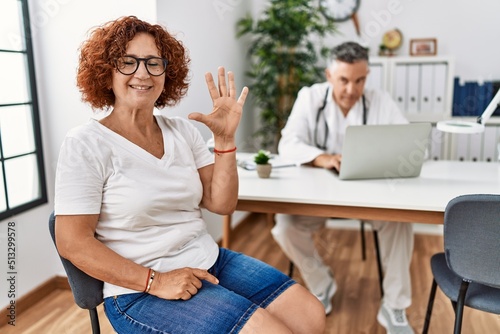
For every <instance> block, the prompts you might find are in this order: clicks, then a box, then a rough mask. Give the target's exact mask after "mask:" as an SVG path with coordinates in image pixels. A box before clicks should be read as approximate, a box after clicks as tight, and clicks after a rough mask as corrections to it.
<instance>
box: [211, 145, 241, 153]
mask: <svg viewBox="0 0 500 334" xmlns="http://www.w3.org/2000/svg"><path fill="white" fill-rule="evenodd" d="M235 151H236V146H235V147H234V148H232V149H230V150H226V151H219V150H218V149H216V148H214V153H215V154H223V153H231V152H235Z"/></svg>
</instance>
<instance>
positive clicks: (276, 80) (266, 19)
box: [237, 0, 336, 152]
mask: <svg viewBox="0 0 500 334" xmlns="http://www.w3.org/2000/svg"><path fill="white" fill-rule="evenodd" d="M322 6H323V2H322V1H319V2H318V1H317V0H270V1H269V5H268V6H267V8H266V9H265V10H264V11H263V12H262V13H261V16H260V18H258V19H255V20H254V19H253V18H252V17H251V16H250V15H249V14H247V16H246V17H244V18H242V19H240V20H239V21H238V22H237V37H242V36H249V37H250V42H249V49H248V54H249V56H250V69H249V71H247V76H248V77H249V78H250V79H251V82H250V83H249V84H248V86H249V88H250V91H251V92H252V94H251V96H252V98H253V99H254V100H253V101H254V103H255V105H256V107H257V108H259V109H260V119H261V126H260V128H259V129H258V130H257V131H256V133H255V137H256V138H258V139H260V140H261V142H260V143H259V144H258V145H260V146H261V147H264V148H267V149H270V150H272V151H274V152H276V148H277V144H278V141H279V139H280V137H281V129H282V128H283V127H284V126H285V124H286V121H287V119H288V116H289V115H290V112H291V110H292V106H293V103H294V102H295V98H296V96H297V93H298V91H299V89H300V88H302V87H303V86H309V85H311V84H313V83H315V82H318V81H322V80H324V77H323V68H324V66H318V65H319V64H318V60H319V59H320V56H321V57H325V56H326V55H327V53H328V48H326V47H324V46H323V45H322V42H321V39H322V37H324V36H325V35H327V34H328V33H333V32H336V28H335V25H334V22H333V19H332V18H330V17H329V16H328V15H325V14H323V13H324V8H323V7H322Z"/></svg>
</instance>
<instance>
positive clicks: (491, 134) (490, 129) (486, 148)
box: [482, 125, 500, 162]
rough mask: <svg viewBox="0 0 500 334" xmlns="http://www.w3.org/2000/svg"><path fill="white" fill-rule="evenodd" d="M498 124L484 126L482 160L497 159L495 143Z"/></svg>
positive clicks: (497, 139) (499, 134)
mask: <svg viewBox="0 0 500 334" xmlns="http://www.w3.org/2000/svg"><path fill="white" fill-rule="evenodd" d="M498 132H499V130H498V126H495V125H494V126H486V127H485V128H484V135H483V140H484V145H483V157H482V160H483V161H488V162H491V161H497V159H498V152H497V144H498V141H499V137H500V133H498Z"/></svg>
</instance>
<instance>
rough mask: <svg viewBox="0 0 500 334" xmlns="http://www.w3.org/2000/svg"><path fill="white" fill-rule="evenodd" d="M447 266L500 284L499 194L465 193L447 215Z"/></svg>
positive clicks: (473, 278)
mask: <svg viewBox="0 0 500 334" xmlns="http://www.w3.org/2000/svg"><path fill="white" fill-rule="evenodd" d="M444 249H445V255H446V262H447V263H448V266H449V267H450V268H451V269H452V270H453V271H454V272H456V273H457V274H458V275H460V276H461V277H463V278H465V279H468V280H471V281H473V282H477V283H482V284H486V285H489V286H493V287H497V288H500V195H486V194H484V195H483V194H477V195H463V196H458V197H456V198H454V199H452V200H451V201H450V202H449V203H448V205H447V207H446V210H445V215H444Z"/></svg>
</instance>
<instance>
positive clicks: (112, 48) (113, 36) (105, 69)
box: [76, 16, 190, 109]
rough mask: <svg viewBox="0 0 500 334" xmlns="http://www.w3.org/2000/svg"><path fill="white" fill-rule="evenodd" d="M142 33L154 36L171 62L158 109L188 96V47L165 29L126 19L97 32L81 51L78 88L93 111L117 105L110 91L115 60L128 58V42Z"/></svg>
mask: <svg viewBox="0 0 500 334" xmlns="http://www.w3.org/2000/svg"><path fill="white" fill-rule="evenodd" d="M138 33H147V34H150V35H151V36H153V38H154V39H155V43H156V47H157V48H158V50H159V51H160V56H161V57H162V58H165V59H167V60H168V65H167V70H166V71H165V85H164V87H163V91H162V93H161V95H160V97H158V99H157V100H156V102H155V107H157V108H163V107H165V106H174V105H175V104H177V103H178V102H179V101H180V100H181V98H182V97H183V96H185V95H186V93H187V89H188V86H189V81H188V78H187V76H188V72H189V63H190V58H189V56H188V54H187V50H186V49H185V48H184V45H183V44H182V43H181V42H180V41H178V40H177V39H175V38H174V37H173V36H172V35H171V34H169V33H168V31H167V30H166V29H165V28H164V27H162V26H160V25H158V24H150V23H148V22H145V21H142V20H139V19H138V18H137V17H135V16H126V17H122V18H119V19H117V20H115V21H111V22H108V23H105V24H103V25H102V26H99V27H97V28H96V29H94V30H93V31H92V32H91V34H90V37H89V39H88V40H87V41H85V42H84V43H83V44H82V47H81V48H80V61H79V66H78V74H77V79H76V81H77V86H78V88H79V89H80V92H81V93H82V100H83V101H85V102H88V103H89V104H90V105H91V106H92V108H94V109H109V108H110V107H112V106H113V104H114V103H115V94H114V93H113V90H112V89H111V88H110V87H111V81H112V73H113V72H112V71H114V70H115V60H116V59H117V58H119V57H121V56H123V55H125V54H126V52H125V51H126V48H127V44H128V42H129V41H131V40H132V39H133V38H134V36H135V35H136V34H138Z"/></svg>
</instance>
